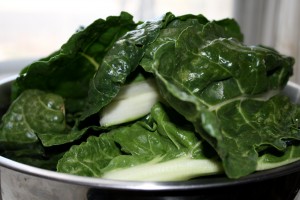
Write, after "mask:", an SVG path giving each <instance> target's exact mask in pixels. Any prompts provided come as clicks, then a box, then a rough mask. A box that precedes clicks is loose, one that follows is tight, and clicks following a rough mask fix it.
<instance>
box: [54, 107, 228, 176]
mask: <svg viewBox="0 0 300 200" xmlns="http://www.w3.org/2000/svg"><path fill="white" fill-rule="evenodd" d="M178 119H182V120H181V121H180V123H179V124H177V120H178ZM174 120H175V121H174ZM203 150H204V149H203V143H202V141H201V140H199V139H198V137H197V136H196V135H195V133H194V131H193V126H191V124H190V123H189V122H187V121H186V120H184V119H183V118H182V117H181V116H180V115H178V113H176V112H174V111H172V110H171V109H167V108H166V107H164V106H162V105H161V104H156V105H155V106H154V107H153V109H152V111H151V116H150V117H149V118H148V119H147V120H145V121H139V122H136V123H134V124H133V125H130V126H125V127H120V128H117V129H113V130H112V131H110V132H108V133H103V134H101V135H100V136H99V137H98V138H96V137H94V136H92V137H90V138H89V139H88V140H87V142H86V143H82V144H80V145H79V146H73V147H72V148H71V149H70V151H68V152H67V153H66V154H65V155H64V156H63V158H62V159H61V160H59V162H58V166H57V168H58V171H60V172H65V173H71V174H77V175H84V176H97V177H104V178H113V179H125V180H126V179H127V180H187V179H190V178H192V177H197V176H201V175H207V174H215V173H220V171H222V168H221V167H220V165H219V163H218V162H217V161H216V160H215V159H214V158H210V159H209V158H207V157H206V156H205V155H204V152H203ZM183 170H185V171H184V172H182V171H183Z"/></svg>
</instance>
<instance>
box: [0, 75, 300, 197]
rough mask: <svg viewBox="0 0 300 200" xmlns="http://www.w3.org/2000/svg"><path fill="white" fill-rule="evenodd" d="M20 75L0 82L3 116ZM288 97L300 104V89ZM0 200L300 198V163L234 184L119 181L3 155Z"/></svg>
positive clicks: (220, 179) (290, 88)
mask: <svg viewBox="0 0 300 200" xmlns="http://www.w3.org/2000/svg"><path fill="white" fill-rule="evenodd" d="M15 77H16V76H12V77H9V78H5V79H2V80H0V115H1V116H2V115H3V113H4V112H5V111H6V109H7V107H8V105H9V102H10V100H9V96H10V86H11V83H12V81H13V80H14V79H15ZM284 93H285V94H287V95H288V96H290V97H291V98H292V100H293V101H294V102H300V86H298V85H296V84H294V83H289V84H288V85H287V87H286V88H285V89H284ZM0 179H1V182H0V187H1V197H0V200H1V199H2V200H43V199H50V200H52V199H55V200H60V199H62V200H69V199H70V200H85V199H86V200H94V199H116V200H117V199H131V200H135V199H146V200H147V199H160V200H172V199H174V200H175V199H176V200H177V199H178V200H181V199H189V200H193V199H213V200H217V199H222V200H224V199H284V200H289V199H291V200H292V199H295V196H296V195H297V192H298V190H299V188H300V161H298V162H295V163H292V164H289V165H286V166H282V167H279V168H276V169H271V170H266V171H260V172H256V173H253V174H251V175H249V176H246V177H243V178H240V179H237V180H232V179H228V178H226V177H225V176H220V175H218V176H209V177H201V178H198V179H193V180H190V181H178V182H137V181H116V180H107V179H101V178H90V177H81V176H75V175H69V174H63V173H58V172H53V171H49V170H44V169H40V168H36V167H32V166H29V165H25V164H22V163H18V162H15V161H12V160H9V159H7V158H4V157H1V156H0Z"/></svg>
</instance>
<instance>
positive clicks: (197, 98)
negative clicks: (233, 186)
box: [141, 20, 300, 178]
mask: <svg viewBox="0 0 300 200" xmlns="http://www.w3.org/2000/svg"><path fill="white" fill-rule="evenodd" d="M229 21H230V20H229ZM224 24H226V23H225V22H224V21H223V22H221V23H218V22H208V23H206V24H201V23H198V24H194V25H191V26H188V27H184V29H182V28H181V27H180V26H179V27H177V28H175V29H177V30H176V31H174V27H170V28H169V27H166V28H165V29H164V30H162V34H160V36H159V37H158V38H157V40H156V41H155V42H154V43H152V44H151V46H150V47H149V48H148V50H147V51H146V54H145V56H144V58H143V60H142V61H141V65H142V67H144V68H145V70H146V71H149V72H151V73H153V74H154V75H155V77H156V79H157V82H158V86H159V88H160V90H161V94H162V95H163V97H164V98H165V99H166V100H167V102H168V103H169V104H170V105H171V106H172V107H173V108H175V109H176V110H177V111H178V112H179V113H181V114H182V115H183V116H185V117H186V118H187V119H188V120H189V121H191V122H192V123H193V124H194V126H195V129H196V131H197V132H199V133H200V134H201V136H202V137H203V138H205V139H206V140H207V141H209V143H210V144H211V145H212V146H213V147H214V148H215V149H216V150H217V152H218V154H219V155H220V157H221V159H222V161H223V165H224V168H225V172H226V173H227V175H228V176H229V177H231V178H238V177H241V176H245V175H247V174H249V173H252V172H253V171H255V169H256V165H257V158H258V152H257V151H258V150H259V149H260V148H261V147H262V146H268V145H270V146H274V147H276V148H278V149H281V150H283V149H285V148H286V145H285V143H284V141H283V139H286V138H293V139H300V135H299V131H298V129H297V127H295V123H294V119H296V118H298V117H299V114H298V112H296V110H297V109H296V107H295V106H294V105H292V104H291V103H290V101H289V100H287V99H286V98H284V97H282V96H277V97H274V98H272V99H270V100H269V101H268V99H269V97H270V96H272V95H274V94H273V92H272V91H275V90H277V91H279V90H280V89H281V88H283V87H284V86H285V84H286V82H287V80H288V78H289V76H290V75H291V74H292V65H293V63H294V60H293V59H292V58H290V57H285V56H282V55H280V54H279V53H277V52H276V51H274V50H272V49H269V48H264V47H258V46H245V45H243V44H242V43H241V38H236V37H237V35H240V34H238V33H237V32H236V31H237V30H238V29H233V31H228V28H229V27H228V26H225V27H223V25H224ZM229 29H230V28H229ZM234 30H235V31H234ZM256 95H260V97H257V96H256ZM247 113H249V114H247ZM284 113H285V114H284ZM267 122H268V123H267ZM291 127H293V128H291Z"/></svg>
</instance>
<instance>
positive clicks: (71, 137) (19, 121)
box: [0, 90, 86, 149]
mask: <svg viewBox="0 0 300 200" xmlns="http://www.w3.org/2000/svg"><path fill="white" fill-rule="evenodd" d="M85 131H86V129H82V130H77V129H76V126H74V128H70V127H69V126H68V125H67V123H66V119H65V110H64V100H63V99H62V97H60V96H58V95H55V94H52V93H46V92H43V91H40V90H26V91H25V92H23V93H22V94H21V95H20V96H19V97H18V98H17V99H16V100H15V101H14V102H13V104H12V105H11V106H10V108H9V110H8V112H7V113H6V114H5V115H4V116H3V118H2V123H1V126H0V142H1V146H2V148H3V147H4V148H5V146H7V145H9V146H10V147H13V148H18V147H19V146H22V145H25V144H33V145H34V144H39V142H41V144H42V145H43V146H44V147H48V146H54V145H61V144H65V143H70V142H73V141H75V140H77V139H79V138H80V137H81V136H82V135H83V134H84V133H85ZM10 147H6V148H8V149H10Z"/></svg>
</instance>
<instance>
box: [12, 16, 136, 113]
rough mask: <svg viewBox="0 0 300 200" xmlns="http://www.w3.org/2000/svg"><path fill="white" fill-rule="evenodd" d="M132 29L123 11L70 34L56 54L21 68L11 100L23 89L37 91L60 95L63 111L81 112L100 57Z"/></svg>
mask: <svg viewBox="0 0 300 200" xmlns="http://www.w3.org/2000/svg"><path fill="white" fill-rule="evenodd" d="M135 27H136V23H134V22H133V17H132V16H131V15H130V14H128V13H125V12H122V13H121V15H120V16H111V17H108V18H107V19H106V20H103V19H98V20H96V21H95V22H93V23H92V24H91V25H89V26H88V27H86V28H84V29H81V30H79V31H78V32H77V33H75V34H74V35H72V37H71V38H70V39H69V40H68V41H67V42H66V43H65V44H64V45H62V47H61V48H60V49H59V50H58V51H56V52H54V53H53V54H51V55H49V56H48V57H46V58H43V59H41V60H39V61H36V62H34V63H32V64H30V65H29V66H27V67H26V68H25V69H23V70H22V73H21V74H20V76H19V77H18V78H17V80H16V81H15V83H14V87H13V91H14V93H13V96H14V98H16V97H17V96H18V95H20V94H21V93H22V92H23V91H25V90H27V89H39V90H43V91H47V92H52V93H55V94H58V95H61V96H62V97H63V98H65V99H66V100H67V104H66V108H67V110H69V111H71V112H77V111H81V110H82V108H84V102H85V99H86V96H87V94H88V88H89V83H90V79H91V78H92V77H93V75H94V74H95V72H96V71H97V69H98V67H99V66H100V64H101V63H102V60H103V57H104V56H105V55H106V54H107V52H108V51H109V49H110V48H111V47H112V46H113V45H114V43H115V41H116V40H117V39H118V38H119V37H121V36H122V35H123V34H125V33H126V32H127V31H129V30H132V29H134V28H135Z"/></svg>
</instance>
